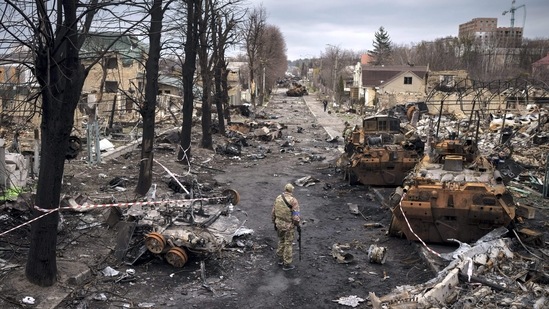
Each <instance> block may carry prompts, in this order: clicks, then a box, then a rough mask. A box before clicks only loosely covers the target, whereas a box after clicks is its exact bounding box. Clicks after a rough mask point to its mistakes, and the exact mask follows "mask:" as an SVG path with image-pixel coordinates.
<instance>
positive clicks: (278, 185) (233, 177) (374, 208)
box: [0, 90, 434, 309]
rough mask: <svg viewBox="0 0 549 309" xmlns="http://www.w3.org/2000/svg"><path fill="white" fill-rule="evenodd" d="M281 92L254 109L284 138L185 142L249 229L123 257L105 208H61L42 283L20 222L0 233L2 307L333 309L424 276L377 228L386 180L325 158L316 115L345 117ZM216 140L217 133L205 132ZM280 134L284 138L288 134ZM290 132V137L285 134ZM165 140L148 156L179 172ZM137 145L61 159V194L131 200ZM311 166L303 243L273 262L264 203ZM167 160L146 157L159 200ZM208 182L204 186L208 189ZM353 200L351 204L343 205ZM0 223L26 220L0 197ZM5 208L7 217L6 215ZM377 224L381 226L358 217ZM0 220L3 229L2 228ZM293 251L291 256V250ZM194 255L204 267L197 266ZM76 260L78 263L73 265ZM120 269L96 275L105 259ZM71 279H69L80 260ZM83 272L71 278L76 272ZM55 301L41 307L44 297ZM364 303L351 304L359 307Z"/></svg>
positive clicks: (336, 145) (304, 191)
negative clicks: (344, 171)
mask: <svg viewBox="0 0 549 309" xmlns="http://www.w3.org/2000/svg"><path fill="white" fill-rule="evenodd" d="M305 99H306V100H307V102H309V107H308V106H307V104H306V103H305V101H304V99H302V98H290V97H286V95H285V94H284V91H282V90H280V91H279V92H278V93H276V94H275V95H273V97H272V98H271V100H270V102H269V103H268V104H267V105H266V106H264V107H258V112H257V113H256V115H257V116H259V115H261V116H262V117H261V118H260V117H257V119H256V121H257V122H267V121H272V122H278V123H283V124H285V125H286V126H287V128H286V129H284V130H282V137H281V138H279V139H276V140H273V141H261V140H258V139H248V143H249V145H248V146H246V147H243V148H242V154H241V155H240V156H239V157H238V158H237V157H234V156H230V155H224V154H219V153H215V152H214V151H211V150H204V149H200V148H199V147H198V146H194V148H193V162H192V165H191V167H190V171H191V173H192V174H193V175H194V176H195V177H196V179H197V180H198V183H199V184H201V185H202V187H203V189H204V190H203V191H204V192H205V194H213V195H215V194H216V193H219V192H222V191H223V190H224V189H228V188H230V189H234V190H236V191H238V192H239V194H240V202H239V203H238V205H236V206H235V209H234V211H233V213H232V215H234V216H237V217H238V218H239V219H240V221H241V222H243V226H244V227H246V228H249V229H252V230H253V233H252V234H251V235H247V236H243V237H238V238H236V239H235V240H238V242H235V243H237V244H235V245H234V246H229V247H228V248H226V250H223V251H222V252H221V253H220V254H216V255H209V256H203V255H191V256H190V259H189V261H188V263H187V264H186V265H185V266H184V267H183V268H174V267H172V266H171V265H169V264H168V263H167V262H166V261H165V260H163V259H160V258H157V257H152V258H147V256H145V257H144V258H142V259H140V260H139V261H138V263H135V264H133V265H128V264H127V263H124V262H121V261H119V260H117V259H116V258H115V257H114V256H113V253H114V249H115V247H116V238H117V235H118V233H119V231H120V225H117V226H114V227H112V228H111V227H109V226H108V225H107V224H106V223H105V218H106V209H94V210H91V211H88V212H83V213H79V212H66V213H65V212H63V213H62V215H63V225H62V229H61V231H60V232H59V239H58V242H59V244H58V252H59V253H58V264H59V282H58V284H56V286H54V287H52V288H38V287H35V286H32V285H30V284H28V283H26V280H25V279H24V275H23V273H24V263H25V255H26V253H27V250H28V236H29V228H28V226H26V227H22V228H20V229H18V230H16V231H14V232H12V233H10V234H9V235H7V236H5V237H3V238H0V247H1V249H2V251H1V252H0V254H1V255H0V258H1V259H2V260H0V261H2V262H3V261H5V262H6V263H5V265H12V267H9V268H5V267H4V268H2V269H3V271H2V272H1V273H0V274H1V275H2V281H3V283H2V284H1V291H2V296H1V297H0V307H2V308H22V307H25V308H26V307H32V308H80V309H84V308H273V307H278V308H343V307H344V306H342V305H339V304H337V303H336V302H334V300H336V299H338V298H340V297H346V296H353V295H356V296H357V297H360V298H363V299H367V297H368V293H369V292H375V293H376V294H377V295H384V294H387V293H389V292H390V291H391V290H393V288H395V287H396V286H399V285H406V284H410V285H414V284H417V283H422V282H425V281H427V280H429V279H431V278H432V277H433V276H434V273H433V271H432V270H431V269H430V268H429V266H428V265H427V264H426V263H425V262H424V261H423V260H422V259H421V257H420V255H419V253H418V246H417V244H416V243H411V242H409V241H407V240H405V239H400V238H393V237H389V236H387V235H386V230H387V227H388V225H389V220H390V211H389V210H388V209H387V208H384V207H383V206H382V204H381V203H380V199H381V198H384V197H387V196H388V195H389V194H390V193H391V191H392V189H391V188H368V187H365V186H350V185H349V184H347V183H346V182H345V181H343V179H342V175H341V173H339V171H338V170H337V169H336V168H335V162H336V160H337V158H338V157H339V155H340V148H341V147H342V146H343V145H342V141H341V139H339V141H338V142H333V141H332V138H333V136H332V137H330V136H329V135H328V134H327V133H326V130H328V129H325V128H324V127H323V126H322V125H321V124H320V123H324V124H327V125H326V126H327V127H329V129H330V130H332V132H333V131H335V132H341V131H340V130H341V129H343V122H344V121H345V120H352V116H349V115H344V114H337V115H336V114H335V113H324V112H323V111H322V104H321V102H319V101H316V100H315V98H314V97H313V96H308V97H306V98H305ZM198 141H199V136H196V138H195V144H193V145H196V144H197V143H198ZM215 141H216V145H222V144H224V143H225V142H226V139H225V138H223V137H220V136H218V135H216V136H215ZM289 141H290V142H289ZM292 141H293V143H292ZM175 157H176V152H175V147H165V146H163V147H158V148H157V150H156V152H155V159H156V160H157V161H158V162H159V163H161V164H162V165H163V166H164V167H165V168H167V169H168V170H170V171H171V172H172V173H176V174H179V175H183V174H185V173H186V172H188V170H189V168H188V167H187V166H183V165H181V164H180V163H177V162H175ZM138 159H139V152H132V153H129V154H127V155H124V156H121V157H117V158H113V159H108V160H106V161H105V162H103V163H102V164H100V165H99V166H88V165H87V164H86V163H85V161H81V160H75V161H71V162H68V163H67V165H66V171H65V176H64V191H65V193H66V194H67V196H72V197H77V196H78V195H83V196H86V197H87V198H89V199H90V200H92V201H94V202H95V203H111V202H125V201H133V200H134V196H133V193H132V192H133V188H135V184H136V183H137V174H138ZM306 176H310V177H312V178H314V179H316V181H315V184H314V185H310V186H303V187H301V186H297V185H296V186H295V187H296V189H295V192H294V195H295V196H296V198H297V199H298V200H299V203H300V205H301V216H302V220H303V223H304V225H303V229H302V249H301V252H300V251H299V250H298V247H297V243H296V244H295V246H294V263H295V265H296V268H295V269H294V270H292V271H283V270H282V269H281V267H280V266H279V265H277V260H276V259H275V254H274V250H275V249H276V242H277V239H276V234H275V231H274V230H273V227H272V223H271V217H270V213H271V207H272V203H273V201H274V199H275V197H276V196H277V195H278V194H280V193H281V192H282V189H283V187H284V185H285V184H286V183H289V182H291V183H295V181H296V180H298V179H300V178H302V177H306ZM115 177H126V178H127V179H128V183H127V186H126V187H127V191H124V192H120V191H115V190H112V189H108V188H106V187H107V185H108V183H109V181H110V180H112V179H113V178H115ZM168 180H169V176H168V173H167V172H166V170H165V169H164V168H163V167H162V166H160V164H156V165H155V167H154V180H153V182H154V183H156V184H157V191H156V195H157V198H161V199H174V198H177V194H175V193H174V192H173V191H172V190H171V189H170V188H169V187H168V184H167V183H168ZM207 190H208V191H207ZM353 205H357V206H358V209H359V211H360V213H359V214H353V213H352V212H351V211H350V206H353ZM1 215H2V217H0V218H2V220H3V221H2V222H3V223H4V224H3V225H4V226H7V227H10V226H15V225H17V224H18V223H21V222H25V220H27V219H28V218H29V213H28V211H27V210H25V209H19V210H18V209H14V208H8V207H4V208H3V209H2V212H1ZM4 215H7V216H6V217H4ZM366 223H381V225H382V226H381V227H366V226H365V224H366ZM2 230H5V228H3V229H2ZM334 244H340V245H342V247H343V248H344V252H345V253H348V254H351V255H352V257H351V258H349V263H338V262H337V260H336V259H335V258H334V257H333V256H332V246H333V245H334ZM372 244H375V245H377V246H382V247H386V248H387V252H388V253H387V260H386V262H385V263H384V264H379V263H371V262H370V261H369V260H368V249H369V247H370V245H372ZM300 256H301V258H300ZM201 262H204V268H203V270H201ZM82 265H84V267H82ZM107 266H110V267H111V268H113V269H115V270H117V271H120V272H121V273H122V274H125V273H127V271H128V270H130V272H131V271H132V270H133V271H135V274H134V275H128V276H117V277H106V276H105V275H103V273H102V271H103V270H104V269H105V267H107ZM88 268H89V269H90V272H84V275H82V276H81V278H79V279H81V280H76V281H75V280H71V279H70V278H71V275H72V274H74V273H75V272H76V273H78V270H79V269H83V270H86V269H88ZM80 281H81V282H80ZM25 296H31V297H33V298H35V300H36V304H35V305H25V304H22V303H21V300H22V299H23V297H25ZM56 297H57V298H62V299H63V300H62V301H61V300H59V301H57V303H58V305H56V306H55V307H49V306H48V304H51V303H56V302H55V301H54V300H55V299H56ZM368 307H369V304H368V301H367V300H366V301H364V302H362V303H360V304H359V305H358V306H357V308H368Z"/></svg>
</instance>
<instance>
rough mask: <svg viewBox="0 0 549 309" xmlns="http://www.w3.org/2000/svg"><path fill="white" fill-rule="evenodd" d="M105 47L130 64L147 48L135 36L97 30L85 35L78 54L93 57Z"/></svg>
mask: <svg viewBox="0 0 549 309" xmlns="http://www.w3.org/2000/svg"><path fill="white" fill-rule="evenodd" d="M107 48H108V49H109V51H110V52H115V53H118V54H120V56H121V57H122V61H123V62H124V64H130V63H131V61H133V60H134V59H142V54H143V53H144V52H145V51H146V50H147V49H148V47H147V46H146V45H144V44H142V43H141V42H139V40H138V38H137V37H136V36H133V35H128V34H120V33H117V32H99V33H90V35H89V36H88V37H86V40H85V41H84V45H82V50H81V51H80V54H81V57H83V58H86V57H92V58H95V57H97V55H98V54H99V53H101V52H103V51H104V50H105V49H107Z"/></svg>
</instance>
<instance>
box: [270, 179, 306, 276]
mask: <svg viewBox="0 0 549 309" xmlns="http://www.w3.org/2000/svg"><path fill="white" fill-rule="evenodd" d="M284 189H285V192H284V193H282V194H281V195H279V196H277V197H276V199H275V202H274V205H273V210H272V214H271V216H272V220H273V223H274V226H275V229H276V231H277V233H278V247H277V250H276V256H277V257H278V259H279V261H281V262H282V263H283V264H284V266H285V267H287V266H289V265H291V264H292V242H293V240H294V232H295V230H294V227H295V226H296V225H298V224H299V220H300V218H299V203H298V202H297V199H296V198H295V197H293V195H292V192H293V189H294V187H293V186H292V185H291V184H287V185H286V187H285V188H284ZM282 196H284V198H285V199H286V201H287V202H288V203H289V204H290V206H291V207H292V208H291V209H290V207H288V205H287V204H286V203H285V202H284V200H283V199H282ZM279 264H280V263H279Z"/></svg>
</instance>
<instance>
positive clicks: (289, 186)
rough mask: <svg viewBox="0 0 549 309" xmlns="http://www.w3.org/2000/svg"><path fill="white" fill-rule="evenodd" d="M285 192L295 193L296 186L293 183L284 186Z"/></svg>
mask: <svg viewBox="0 0 549 309" xmlns="http://www.w3.org/2000/svg"><path fill="white" fill-rule="evenodd" d="M284 191H286V192H290V193H292V192H294V186H293V185H292V184H291V183H288V184H286V185H285V186H284Z"/></svg>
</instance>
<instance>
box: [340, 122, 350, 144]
mask: <svg viewBox="0 0 549 309" xmlns="http://www.w3.org/2000/svg"><path fill="white" fill-rule="evenodd" d="M352 133H353V129H352V127H351V124H350V123H349V122H347V121H345V128H344V129H343V132H342V135H343V140H345V141H347V139H348V138H350V137H351V134H352Z"/></svg>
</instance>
